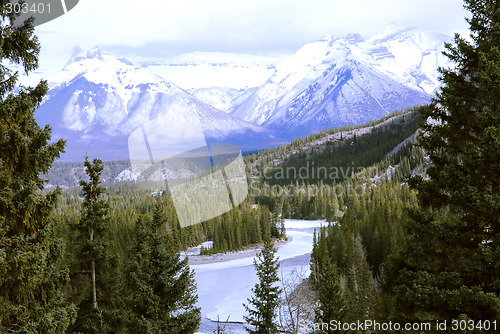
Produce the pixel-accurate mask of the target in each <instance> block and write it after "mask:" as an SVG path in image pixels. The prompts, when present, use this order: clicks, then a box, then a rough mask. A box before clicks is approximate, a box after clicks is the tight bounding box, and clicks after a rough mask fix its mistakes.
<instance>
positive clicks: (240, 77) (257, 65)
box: [127, 52, 283, 90]
mask: <svg viewBox="0 0 500 334" xmlns="http://www.w3.org/2000/svg"><path fill="white" fill-rule="evenodd" d="M127 57H128V58H129V59H131V60H132V61H133V62H134V64H137V65H139V66H141V67H147V68H148V69H150V70H151V71H152V72H154V73H155V74H157V75H159V76H161V77H162V78H164V79H165V80H168V81H170V82H172V83H174V84H175V85H177V86H179V87H182V88H183V89H185V90H190V89H198V88H209V87H224V88H233V89H238V90H241V89H247V88H251V87H258V86H261V85H262V84H263V83H264V82H265V81H266V80H267V78H269V77H270V76H271V75H272V74H273V73H274V69H275V66H276V64H277V63H278V62H279V61H280V60H281V59H282V58H283V57H275V58H272V57H261V56H253V55H245V54H241V55H240V54H232V53H219V52H192V53H186V54H181V55H178V56H175V57H170V58H166V59H145V58H139V57H134V56H131V57H129V56H127Z"/></svg>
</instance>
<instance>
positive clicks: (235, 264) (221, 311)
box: [191, 219, 325, 334]
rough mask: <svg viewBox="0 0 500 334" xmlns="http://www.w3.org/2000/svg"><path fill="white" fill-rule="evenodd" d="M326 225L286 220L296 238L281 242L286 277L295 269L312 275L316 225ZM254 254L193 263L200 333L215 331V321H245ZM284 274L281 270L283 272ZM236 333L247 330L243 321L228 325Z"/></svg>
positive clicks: (252, 284) (282, 263) (287, 231)
mask: <svg viewBox="0 0 500 334" xmlns="http://www.w3.org/2000/svg"><path fill="white" fill-rule="evenodd" d="M321 225H325V222H324V221H321V220H317V221H311V220H295V219H286V220H285V228H286V233H287V236H288V237H289V238H291V239H292V240H291V241H289V242H287V243H285V244H280V245H279V247H278V252H277V255H278V256H279V259H280V263H281V266H280V270H281V272H282V273H283V276H284V277H285V278H286V277H287V275H289V274H290V272H291V271H292V270H294V269H295V270H300V271H302V272H306V273H307V274H308V270H309V259H310V254H311V251H312V241H313V233H314V228H318V227H320V226H321ZM253 260H254V257H252V256H250V257H245V258H242V259H237V260H232V261H227V262H220V263H211V264H202V265H193V266H191V268H192V269H194V270H195V271H196V275H195V276H196V283H197V286H198V306H200V307H201V317H202V321H201V326H200V329H199V333H207V334H209V333H212V332H213V330H214V329H215V328H216V324H215V323H214V322H213V321H212V320H217V317H218V318H219V319H220V320H221V321H226V319H228V318H229V321H230V322H243V316H244V315H245V308H244V307H243V303H247V298H248V297H250V296H251V294H252V292H251V289H252V287H253V286H254V285H255V283H257V276H256V274H255V269H254V267H253ZM280 276H281V273H280ZM227 328H228V329H230V331H232V332H233V333H234V334H239V333H245V330H244V329H243V326H242V325H241V324H230V325H228V326H227Z"/></svg>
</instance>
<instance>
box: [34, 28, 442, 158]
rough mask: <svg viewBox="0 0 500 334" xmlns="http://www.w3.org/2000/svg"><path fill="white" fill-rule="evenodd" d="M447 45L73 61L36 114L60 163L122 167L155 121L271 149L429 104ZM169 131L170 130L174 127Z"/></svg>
mask: <svg viewBox="0 0 500 334" xmlns="http://www.w3.org/2000/svg"><path fill="white" fill-rule="evenodd" d="M450 39H451V38H450V37H448V36H445V35H441V34H437V33H432V32H423V31H418V30H416V29H412V28H408V27H389V28H388V29H386V31H384V32H383V33H381V34H378V35H375V36H373V37H371V38H370V39H367V40H365V39H363V38H362V37H361V36H360V35H356V34H353V35H348V36H345V37H343V38H338V37H332V36H325V37H323V38H322V39H320V40H319V41H316V42H313V43H310V44H306V45H304V46H303V47H302V48H300V49H299V50H298V51H297V52H296V53H294V54H292V55H289V56H287V57H281V58H267V57H257V56H255V57H254V56H248V55H232V54H221V53H202V52H197V53H191V54H185V55H180V56H177V57H174V58H171V59H154V60H151V59H142V58H137V57H127V58H124V57H119V56H113V55H111V54H109V53H107V52H104V51H102V50H101V49H99V48H92V49H90V50H83V51H82V50H80V51H78V52H75V53H74V54H73V56H72V57H71V58H70V59H69V61H68V62H67V64H66V66H65V67H64V68H63V69H62V70H61V71H60V72H59V73H57V74H56V75H55V76H53V77H52V78H50V79H49V85H50V91H49V92H48V94H47V96H46V97H45V99H44V102H43V104H42V106H41V107H40V108H39V110H38V111H37V113H36V114H35V115H36V117H37V121H38V122H39V123H40V124H42V125H43V124H47V123H49V124H51V126H52V128H53V138H54V139H57V138H60V137H62V138H65V139H67V140H68V144H67V150H66V151H67V153H65V154H64V155H63V157H62V159H63V160H65V161H81V160H82V159H83V157H84V155H85V153H88V154H89V156H91V157H93V156H96V157H99V158H101V159H103V160H115V159H127V158H128V148H127V138H128V136H129V134H130V133H131V132H132V131H133V130H134V129H136V128H138V127H140V126H141V125H143V124H144V123H145V122H148V121H150V120H154V119H156V118H158V117H161V118H163V119H168V120H169V121H170V120H171V121H172V122H178V123H179V124H185V123H186V122H189V117H193V116H192V115H197V117H198V118H199V121H200V123H201V124H202V127H203V131H204V135H205V137H206V139H207V142H229V143H232V144H236V145H238V146H240V147H242V149H243V150H255V149H261V148H264V147H273V146H276V145H278V144H280V143H282V142H284V141H290V140H292V139H294V138H297V137H299V136H305V135H308V134H310V133H313V132H317V131H321V130H323V129H325V128H331V127H337V126H342V125H354V124H360V123H364V122H367V121H370V120H373V119H378V118H380V117H383V116H385V115H387V114H389V113H390V112H393V111H395V110H400V109H403V108H406V107H411V106H415V105H423V104H427V103H428V102H430V100H431V98H432V96H433V95H434V94H435V92H436V90H437V89H438V88H439V80H438V76H439V73H438V71H437V68H438V67H439V66H447V65H448V64H447V63H446V58H445V57H444V56H443V55H442V54H441V51H442V50H443V47H444V45H443V44H444V42H445V41H450ZM176 124H177V123H176Z"/></svg>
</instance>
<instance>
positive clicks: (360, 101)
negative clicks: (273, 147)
mask: <svg viewBox="0 0 500 334" xmlns="http://www.w3.org/2000/svg"><path fill="white" fill-rule="evenodd" d="M443 40H445V37H444V36H442V35H437V34H433V33H425V32H420V31H417V30H413V29H409V28H397V29H396V28H394V27H390V29H389V30H387V31H386V32H385V33H383V34H380V35H377V36H375V37H373V38H372V39H370V40H368V41H365V40H364V39H363V38H362V37H361V36H359V35H348V36H347V37H345V38H335V37H331V36H325V37H324V38H322V39H321V40H320V41H317V42H315V43H310V44H307V45H305V46H304V47H302V48H301V49H300V50H298V51H297V52H296V53H295V54H293V55H291V56H289V57H288V58H286V59H285V60H283V61H282V62H281V63H279V64H278V65H277V66H276V72H275V73H274V75H273V76H271V77H270V78H269V79H268V80H267V81H266V83H265V84H264V85H262V86H261V87H260V88H259V89H257V90H256V91H255V93H253V94H252V95H251V96H250V97H249V98H247V99H246V100H245V101H244V102H243V103H242V104H241V105H239V106H236V107H234V108H233V109H232V110H230V113H231V114H232V115H234V116H236V117H238V118H241V119H243V120H246V121H248V122H254V123H257V124H261V125H264V126H266V127H271V128H274V129H279V130H280V131H281V132H282V133H289V134H293V135H305V134H309V133H311V132H314V131H319V130H322V129H324V128H328V127H332V126H339V125H347V124H359V123H360V122H365V121H369V120H371V119H376V118H379V117H381V116H383V115H386V114H388V113H389V112H392V111H395V110H398V109H402V108H405V107H409V106H414V105H420V104H426V103H428V102H429V101H430V98H431V95H430V94H431V93H432V92H434V91H435V89H436V88H437V87H438V84H439V82H438V81H437V66H438V65H446V64H445V62H444V60H443V59H442V58H441V57H440V52H441V49H442V46H441V47H440V45H442V44H443V43H442V42H443Z"/></svg>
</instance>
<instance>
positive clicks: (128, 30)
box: [36, 0, 467, 65]
mask: <svg viewBox="0 0 500 334" xmlns="http://www.w3.org/2000/svg"><path fill="white" fill-rule="evenodd" d="M466 15H467V12H466V11H465V10H464V9H463V2H462V1H461V0H376V1H373V0H251V1H247V0H175V1H172V0H150V1H137V0H135V1H132V0H80V3H79V4H78V5H77V6H76V7H75V8H74V9H73V10H71V11H70V12H68V13H67V14H66V15H64V16H62V17H59V18H57V19H55V20H53V21H51V22H49V23H46V24H43V25H41V26H39V27H37V29H36V31H37V34H38V36H39V38H40V42H41V44H42V50H43V52H42V55H41V62H42V65H43V64H44V63H48V62H49V60H48V59H49V58H50V59H51V61H52V62H54V61H55V58H54V55H55V54H57V55H58V58H59V59H62V58H64V57H66V55H68V54H69V52H70V50H71V49H72V48H73V47H75V46H80V47H82V48H88V47H92V46H94V45H99V46H103V47H104V48H105V49H112V50H115V51H117V52H122V53H132V52H134V53H136V54H139V55H142V56H147V55H150V56H164V55H175V54H180V53H185V52H193V51H221V52H233V53H249V54H260V55H273V54H285V53H292V52H294V51H295V50H297V49H298V48H300V47H301V46H302V45H304V44H305V43H308V42H312V41H315V40H317V39H319V38H320V37H322V36H324V35H334V36H343V35H345V34H347V33H360V34H362V35H363V36H364V37H369V36H370V35H371V34H374V33H377V32H380V31H381V30H382V28H383V26H384V25H387V24H390V23H399V24H404V25H410V26H415V27H417V28H420V29H423V30H433V31H436V32H441V33H445V34H450V35H451V34H453V33H454V32H460V33H464V32H466V29H467V24H466V23H465V21H464V16H466Z"/></svg>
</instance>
